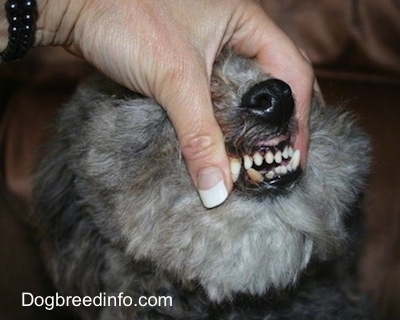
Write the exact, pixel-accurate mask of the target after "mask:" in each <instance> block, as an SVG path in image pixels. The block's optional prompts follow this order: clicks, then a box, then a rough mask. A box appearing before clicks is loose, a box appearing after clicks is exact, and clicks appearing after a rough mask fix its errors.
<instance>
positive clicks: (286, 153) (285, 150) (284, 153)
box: [282, 146, 289, 159]
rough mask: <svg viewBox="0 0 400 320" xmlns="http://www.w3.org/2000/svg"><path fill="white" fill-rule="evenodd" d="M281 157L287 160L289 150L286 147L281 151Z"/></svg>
mask: <svg viewBox="0 0 400 320" xmlns="http://www.w3.org/2000/svg"><path fill="white" fill-rule="evenodd" d="M282 157H283V158H285V159H287V158H289V148H288V147H287V146H286V147H285V148H284V149H283V152H282Z"/></svg>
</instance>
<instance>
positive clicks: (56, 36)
mask: <svg viewBox="0 0 400 320" xmlns="http://www.w3.org/2000/svg"><path fill="white" fill-rule="evenodd" d="M6 1H7V0H0V53H1V52H3V51H4V50H5V48H6V47H7V43H8V39H9V32H8V27H9V22H8V20H7V16H6V11H5V4H6ZM84 2H85V1H84V0H36V4H37V20H36V31H35V37H34V43H33V46H34V47H40V46H59V45H60V46H68V45H70V44H71V42H72V35H73V30H74V26H75V22H76V20H77V19H78V16H79V13H80V11H81V8H82V7H83V4H84Z"/></svg>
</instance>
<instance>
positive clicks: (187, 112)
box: [160, 65, 232, 208]
mask: <svg viewBox="0 0 400 320" xmlns="http://www.w3.org/2000/svg"><path fill="white" fill-rule="evenodd" d="M191 68H195V67H194V66H193V65H192V66H191ZM182 77H184V78H182ZM175 80H176V81H170V82H167V83H169V84H170V85H169V86H165V87H164V88H165V91H164V94H163V95H162V97H163V99H162V100H163V101H160V103H161V105H163V106H164V108H165V110H166V111H167V113H168V116H169V119H170V120H171V122H172V124H173V126H174V128H175V131H176V133H177V136H178V139H179V143H180V147H181V151H182V154H183V157H184V159H185V162H186V166H187V168H188V170H189V174H190V176H191V178H192V180H193V183H194V185H195V187H196V189H197V190H198V192H199V196H200V199H201V201H202V203H203V205H204V206H205V207H207V208H213V207H216V206H218V205H220V204H221V203H223V202H224V201H225V200H226V198H227V197H228V193H229V191H230V190H231V189H232V180H231V177H230V169H229V160H228V157H227V155H226V151H225V144H224V138H223V134H222V131H221V128H220V127H219V125H218V123H217V121H216V119H215V116H214V111H213V107H212V102H211V97H210V84H209V77H208V76H207V72H205V71H204V70H200V71H199V70H197V71H196V70H189V71H187V70H186V71H185V72H180V73H179V77H178V80H177V79H176V78H175Z"/></svg>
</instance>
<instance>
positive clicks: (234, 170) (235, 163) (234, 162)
mask: <svg viewBox="0 0 400 320" xmlns="http://www.w3.org/2000/svg"><path fill="white" fill-rule="evenodd" d="M229 164H230V168H231V176H232V180H233V182H234V183H235V182H236V181H237V180H238V179H239V175H240V169H241V167H242V161H241V160H240V159H238V158H229Z"/></svg>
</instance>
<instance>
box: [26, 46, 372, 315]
mask: <svg viewBox="0 0 400 320" xmlns="http://www.w3.org/2000/svg"><path fill="white" fill-rule="evenodd" d="M211 91H212V98H213V103H214V109H215V114H216V117H217V120H218V122H219V124H220V125H221V128H222V130H223V132H224V135H225V139H226V148H227V151H228V154H229V156H230V157H231V171H232V177H233V179H234V181H235V188H234V191H233V193H232V194H231V195H230V197H229V198H228V200H227V201H226V202H225V203H223V204H222V205H220V206H219V207H216V208H214V209H206V208H205V207H204V206H203V205H202V204H201V202H200V200H199V196H198V194H197V193H196V190H195V188H194V187H193V185H192V182H191V180H190V177H189V175H188V172H187V169H186V167H185V164H184V162H183V160H182V157H181V153H180V149H179V145H178V142H177V138H176V135H175V132H174V129H173V127H172V126H171V123H170V121H169V120H168V118H167V115H166V113H165V112H164V110H163V109H162V108H161V107H160V106H159V105H157V103H156V102H155V101H154V100H152V99H149V98H146V97H143V96H141V95H138V94H134V93H132V92H129V91H128V90H126V89H124V88H122V87H120V86H118V85H116V84H115V83H113V82H111V81H110V80H108V79H106V78H104V77H102V76H95V77H94V78H92V80H91V81H89V82H88V83H86V84H85V85H83V86H81V87H80V89H79V90H78V91H77V93H76V94H75V96H74V97H73V98H72V100H71V101H70V102H69V103H68V104H67V106H66V107H65V108H64V110H63V111H62V113H61V115H60V117H59V119H58V122H57V126H56V128H57V135H56V137H55V139H54V140H53V141H52V142H51V144H50V147H51V148H49V152H48V153H47V155H46V156H45V158H44V160H43V161H42V162H41V164H40V166H39V168H38V171H37V174H36V178H35V187H34V202H35V213H34V216H35V218H36V219H37V222H38V228H39V231H40V235H41V237H40V240H41V247H42V249H43V252H44V257H45V261H46V264H47V267H48V270H49V273H50V274H51V276H52V279H53V281H54V283H55V285H56V288H57V290H58V292H59V293H60V294H63V295H65V296H67V295H72V296H80V297H85V296H87V297H96V296H99V294H101V295H102V298H104V299H103V300H106V299H109V300H110V301H108V303H103V304H101V306H95V305H93V304H91V305H90V306H84V305H82V304H81V305H80V307H79V306H74V307H73V309H74V310H75V311H76V312H77V313H78V314H80V316H81V317H82V318H84V319H296V318H297V319H367V318H368V316H367V313H368V307H367V303H366V302H365V299H364V298H363V296H362V295H361V294H360V293H359V292H358V290H357V287H356V285H355V282H354V281H353V278H352V274H351V273H352V272H351V260H352V255H353V249H352V245H351V243H352V242H351V236H350V234H351V235H354V234H355V230H356V229H354V228H353V225H354V224H355V225H357V222H356V223H354V221H355V218H356V216H357V215H356V210H354V207H355V205H356V204H357V200H358V199H359V196H360V192H361V190H362V187H363V182H364V180H365V177H366V175H367V173H368V168H369V142H368V139H367V137H366V135H365V134H364V133H363V132H362V131H361V130H360V129H359V128H357V127H356V126H355V124H354V120H353V117H352V116H351V114H349V113H348V112H344V111H343V110H339V109H338V108H328V107H322V106H321V105H320V103H319V102H318V99H317V98H314V102H313V106H312V114H311V120H310V124H311V144H310V150H309V154H308V161H307V166H306V168H301V165H300V158H301V156H302V155H301V154H300V153H299V151H298V150H293V139H294V137H295V135H296V130H297V129H296V128H297V124H296V121H295V119H294V117H293V109H294V99H293V96H292V93H291V90H290V87H289V86H288V85H287V84H286V83H284V82H283V81H280V80H278V79H273V78H271V77H270V76H269V75H266V74H265V73H263V72H261V70H260V69H259V68H258V67H257V66H256V65H255V64H254V63H252V62H251V61H250V60H248V59H244V58H241V57H238V56H237V55H234V54H232V53H230V52H228V51H226V52H224V53H223V54H222V55H221V57H220V58H219V60H218V61H217V62H216V64H215V66H214V71H213V77H212V82H211ZM122 294H123V296H124V297H125V298H126V297H129V299H130V300H129V301H134V302H135V301H139V300H140V297H142V296H145V297H153V298H154V297H167V296H170V297H172V305H168V306H163V305H161V304H157V305H155V304H152V305H151V306H150V305H149V304H147V306H140V307H139V306H138V305H137V306H134V305H131V306H130V307H129V306H127V305H126V304H125V305H123V306H119V305H118V303H115V302H118V301H119V302H121V299H120V298H121V295H122ZM110 298H113V299H114V300H113V299H110ZM117 298H118V299H117ZM87 299H89V298H87ZM124 301H125V302H126V301H128V299H125V300H124ZM110 304H111V305H110Z"/></svg>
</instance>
